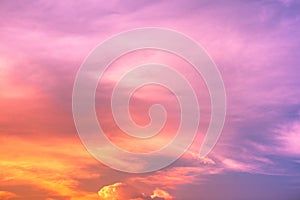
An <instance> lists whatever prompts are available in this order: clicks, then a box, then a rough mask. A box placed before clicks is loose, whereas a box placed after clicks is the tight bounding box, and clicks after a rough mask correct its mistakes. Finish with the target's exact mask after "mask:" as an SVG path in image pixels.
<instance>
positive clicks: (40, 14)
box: [0, 0, 300, 200]
mask: <svg viewBox="0 0 300 200" xmlns="http://www.w3.org/2000/svg"><path fill="white" fill-rule="evenodd" d="M299 11H300V4H299V3H298V2H297V1H293V0H290V1H279V0H278V1H276V0H274V1H251V2H242V1H216V2H210V1H196V0H194V1H193V0H191V1H190V0H189V1H172V2H168V1H158V0H155V1H145V0H141V1H117V0H113V1H89V2H86V1H76V2H72V1H51V2H47V1H35V2H30V1H27V2H24V1H15V2H12V1H3V2H2V3H1V6H0V30H1V31H0V40H1V43H0V109H1V115H0V199H16V200H17V199H31V200H32V199H34V200H35V199H36V200H40V199H41V200H42V199H45V200H46V199H47V200H51V199H55V200H60V199H72V200H76V199H85V200H87V199H103V200H104V199H110V200H112V199H120V200H128V199H132V200H133V199H135V200H138V199H139V200H148V199H156V200H162V199H165V200H167V199H177V200H181V199H182V200H185V199H191V200H193V199H195V200H199V199H203V200H206V199H209V200H220V199H234V200H235V199H236V200H237V199H249V200H250V199H251V200H252V199H258V200H260V199H274V200H281V199H289V200H298V199H299V196H300V193H299V188H300V183H299V176H300V174H299V168H300V157H299V156H300V149H299V142H298V141H299V138H300V128H299V127H300V102H299V99H300V93H299V91H300V90H299V86H300V82H299V75H298V74H299V64H300V63H299V57H300V55H299V52H300V46H299V44H300V39H299V34H300V29H299V27H300V21H299V20H300V15H299V13H300V12H299ZM150 26H155V27H162V28H169V29H173V30H176V31H179V32H181V33H183V34H186V35H187V36H189V37H191V38H193V39H194V40H195V41H197V42H198V43H199V44H201V45H202V46H203V47H204V48H205V49H206V50H207V52H208V53H209V55H210V56H211V57H212V58H213V60H214V61H215V63H216V64H217V66H218V68H219V70H220V72H221V74H222V77H223V79H224V84H225V87H226V92H227V104H228V105H227V118H226V123H225V126H224V130H223V132H222V135H221V137H220V140H219V142H218V143H217V145H216V146H215V148H214V149H213V151H212V152H211V153H210V154H209V155H208V156H207V157H206V158H205V159H200V158H199V157H198V156H197V155H198V154H197V153H198V151H199V147H200V145H201V143H202V141H203V136H204V133H205V131H206V129H207V126H208V119H209V116H210V109H209V107H210V101H209V96H208V93H207V89H206V87H205V85H204V83H203V80H202V79H201V77H198V76H197V75H196V74H195V73H194V71H193V70H192V69H189V67H190V66H189V64H188V63H185V62H184V61H183V60H181V59H179V58H178V57H174V55H169V54H167V53H165V52H158V51H155V52H154V51H151V50H144V51H140V52H139V51H137V52H134V53H132V54H131V55H127V56H124V57H122V58H120V59H119V60H117V61H116V62H115V63H113V65H112V66H111V69H110V70H109V71H107V74H106V76H105V77H106V79H104V80H102V81H103V82H102V83H103V86H104V88H102V91H101V88H98V89H99V91H97V98H96V108H97V112H98V113H97V114H98V117H99V116H100V117H104V118H105V119H106V120H105V121H101V123H102V124H103V125H104V127H105V129H106V130H107V132H108V136H109V138H110V139H111V140H112V141H113V142H115V143H116V144H118V145H119V146H120V147H122V148H125V149H127V150H130V151H137V152H139V151H141V147H143V150H142V151H146V152H147V151H152V150H155V149H157V148H159V147H161V146H162V145H164V144H165V143H166V142H168V140H169V139H170V138H172V137H173V135H174V132H173V130H175V129H176V128H177V126H178V120H179V119H178V113H176V112H174V107H175V108H176V106H178V105H177V102H176V99H175V98H174V96H172V94H170V93H169V92H167V91H166V90H165V89H164V88H159V87H148V88H147V87H145V88H141V89H140V90H139V91H137V92H136V93H135V94H134V98H133V99H132V102H131V103H132V105H133V106H132V110H131V111H132V116H133V119H134V120H136V122H137V123H139V124H141V125H143V124H145V123H147V122H148V120H149V118H148V117H147V116H146V115H145V113H146V111H147V108H148V106H149V105H150V104H152V103H155V102H157V101H159V102H161V103H163V104H165V105H166V108H167V110H168V109H169V116H170V117H169V118H168V121H167V123H166V126H165V128H164V129H163V131H162V133H161V135H158V136H157V137H155V138H152V139H151V141H150V142H149V143H146V144H144V143H138V141H134V140H131V139H132V138H129V137H124V135H123V136H122V133H121V132H120V131H119V130H118V129H117V128H116V126H115V124H113V120H112V119H111V113H109V112H105V111H107V110H109V103H108V99H107V97H109V96H110V92H111V88H112V86H113V85H114V84H115V82H116V80H118V77H119V76H120V75H121V73H122V71H126V70H127V67H128V66H131V65H136V64H140V63H147V62H148V61H157V62H163V63H165V64H169V65H172V66H173V67H174V68H176V69H177V70H179V71H180V72H181V73H182V74H184V75H185V76H187V77H188V78H189V80H191V84H192V85H193V87H195V91H197V95H198V96H197V97H198V98H199V102H201V103H200V107H201V111H203V119H202V121H201V123H200V129H199V135H198V136H197V138H196V140H195V142H194V144H193V145H192V146H191V148H190V149H189V150H188V151H187V152H186V153H185V155H183V157H181V158H180V159H179V160H177V161H176V162H175V163H173V164H172V165H170V166H169V167H167V168H164V169H162V170H159V171H156V172H152V173H146V174H127V173H122V172H118V171H115V170H113V169H110V168H109V167H107V166H105V165H103V164H102V163H100V162H99V161H97V160H96V159H94V158H93V157H92V156H91V155H90V154H89V153H88V152H87V151H86V149H85V147H84V146H83V144H82V143H81V141H80V139H79V137H78V134H77V132H76V129H75V126H74V122H73V118H72V88H73V83H74V80H75V76H76V73H77V71H78V69H79V67H80V65H81V63H82V62H83V61H84V59H85V58H86V56H87V55H88V54H89V53H90V52H91V51H92V50H93V48H94V47H96V46H97V45H98V44H99V43H101V42H103V41H104V40H105V39H107V38H108V37H110V36H112V35H114V34H118V33H119V32H121V31H126V30H130V29H133V28H141V27H150ZM137 78H142V76H141V77H137ZM166 78H167V75H166ZM100 83H101V82H100ZM129 84H130V83H129ZM154 96H155V97H154ZM103 112H104V115H103ZM101 113H102V114H101ZM111 159H114V158H111ZM117 161H118V160H116V162H117ZM124 165H126V166H127V167H131V165H130V164H128V163H124ZM141 167H143V166H142V163H141Z"/></svg>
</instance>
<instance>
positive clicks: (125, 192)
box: [98, 182, 173, 200]
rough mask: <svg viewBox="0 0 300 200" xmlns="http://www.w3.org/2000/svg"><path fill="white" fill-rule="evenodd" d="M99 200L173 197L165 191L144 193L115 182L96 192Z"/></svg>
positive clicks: (169, 199)
mask: <svg viewBox="0 0 300 200" xmlns="http://www.w3.org/2000/svg"><path fill="white" fill-rule="evenodd" d="M98 195H99V197H100V199H101V200H150V199H154V200H172V199H173V197H172V196H171V195H170V194H169V193H168V192H167V191H165V190H163V189H159V188H155V189H154V190H153V191H152V192H151V190H149V191H147V190H146V191H145V190H141V188H138V187H135V186H133V185H128V184H126V183H121V182H117V183H114V184H111V185H107V186H104V187H102V188H101V189H100V190H99V191H98Z"/></svg>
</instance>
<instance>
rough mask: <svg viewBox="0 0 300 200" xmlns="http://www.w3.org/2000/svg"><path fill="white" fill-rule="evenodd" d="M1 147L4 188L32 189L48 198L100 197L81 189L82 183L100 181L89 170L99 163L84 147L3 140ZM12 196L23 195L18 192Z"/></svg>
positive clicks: (0, 176)
mask: <svg viewBox="0 0 300 200" xmlns="http://www.w3.org/2000/svg"><path fill="white" fill-rule="evenodd" d="M0 144H1V149H0V168H1V171H0V186H2V187H8V186H16V185H24V186H30V187H34V188H36V189H38V190H43V191H45V192H44V193H45V196H47V195H48V196H49V197H50V196H59V197H72V199H74V200H75V199H78V200H79V199H93V198H94V197H97V194H96V193H92V192H86V191H84V190H81V189H79V188H78V185H79V182H78V179H83V178H84V179H92V178H97V177H99V174H98V173H92V172H89V171H88V170H86V169H85V167H87V166H89V165H93V164H96V162H95V160H93V159H90V156H89V154H88V153H87V152H86V151H85V150H84V149H83V147H82V146H81V144H80V143H79V144H76V143H72V141H63V142H62V141H60V142H59V141H50V142H49V141H48V142H47V141H44V142H43V141H26V140H20V139H18V138H16V137H6V138H3V137H0ZM10 192H14V193H16V194H20V195H22V194H23V192H22V191H20V190H18V189H15V190H14V191H10ZM5 194H8V193H5ZM2 195H3V193H2Z"/></svg>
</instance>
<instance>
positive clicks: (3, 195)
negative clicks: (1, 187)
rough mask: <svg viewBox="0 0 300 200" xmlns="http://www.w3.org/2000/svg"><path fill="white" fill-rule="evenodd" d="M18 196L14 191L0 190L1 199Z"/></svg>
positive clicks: (5, 199)
mask: <svg viewBox="0 0 300 200" xmlns="http://www.w3.org/2000/svg"><path fill="white" fill-rule="evenodd" d="M18 197H19V196H18V195H16V194H15V193H12V192H7V191H0V198H1V199H3V200H9V199H14V198H18Z"/></svg>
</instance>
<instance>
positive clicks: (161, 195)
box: [150, 188, 173, 200]
mask: <svg viewBox="0 0 300 200" xmlns="http://www.w3.org/2000/svg"><path fill="white" fill-rule="evenodd" d="M150 197H151V198H152V199H154V198H156V197H158V198H163V199H164V200H172V199H173V197H172V196H171V195H170V194H169V193H168V192H166V191H164V190H162V189H158V188H156V189H155V190H154V191H153V194H152V195H150Z"/></svg>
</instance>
